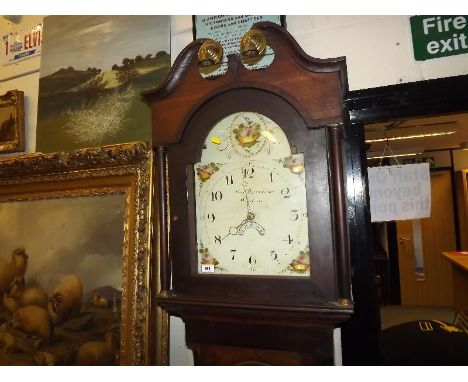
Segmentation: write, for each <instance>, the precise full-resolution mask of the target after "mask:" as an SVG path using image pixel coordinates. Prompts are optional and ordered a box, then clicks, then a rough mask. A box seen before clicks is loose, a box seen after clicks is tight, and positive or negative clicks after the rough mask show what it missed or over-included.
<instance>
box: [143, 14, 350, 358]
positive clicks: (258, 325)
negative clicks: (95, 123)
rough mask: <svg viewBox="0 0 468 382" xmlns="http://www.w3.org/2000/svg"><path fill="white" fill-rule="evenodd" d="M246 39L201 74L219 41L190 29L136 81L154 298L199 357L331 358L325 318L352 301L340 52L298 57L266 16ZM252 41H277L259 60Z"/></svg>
mask: <svg viewBox="0 0 468 382" xmlns="http://www.w3.org/2000/svg"><path fill="white" fill-rule="evenodd" d="M248 38H250V40H248V41H247V43H246V42H245V41H244V45H243V47H241V52H242V53H243V54H244V56H242V55H240V54H239V55H230V56H229V58H228V63H227V64H228V65H227V72H226V73H224V74H221V75H218V76H216V77H210V76H209V75H207V73H208V72H209V69H210V66H213V67H215V66H216V65H217V62H216V60H215V58H216V52H217V51H216V49H222V47H220V46H219V45H218V46H217V45H216V42H213V41H207V40H196V41H194V42H193V43H191V44H189V45H188V46H187V47H186V48H185V49H184V50H183V51H182V52H181V53H180V55H179V56H178V57H177V59H176V60H175V63H174V65H173V68H172V70H171V72H170V74H169V76H168V78H167V80H166V81H165V83H164V84H162V85H161V86H160V87H159V88H156V89H154V90H151V91H148V92H146V93H145V94H144V96H145V97H146V99H147V100H148V102H149V103H150V105H151V109H152V126H153V147H154V150H155V152H156V155H155V158H156V159H155V160H156V162H155V190H156V191H155V196H154V198H155V200H154V205H155V206H156V207H157V214H155V219H158V220H157V221H156V220H155V224H154V226H155V227H157V235H158V239H159V240H158V242H159V248H158V250H159V251H160V259H161V264H160V277H161V280H160V281H161V293H160V294H159V295H158V296H157V304H158V305H159V306H160V307H162V308H163V309H164V310H166V311H167V312H169V313H170V314H171V315H175V316H179V317H181V318H182V319H183V321H184V322H185V325H186V342H187V346H188V347H189V348H191V349H192V350H193V351H194V359H195V363H196V364H199V365H250V364H251V365H256V364H259V365H260V364H269V365H326V364H333V362H334V360H333V354H334V352H333V329H334V328H336V327H337V326H339V324H340V323H341V322H343V321H345V320H346V319H347V318H349V316H350V315H351V314H352V312H353V304H352V300H351V298H350V276H349V255H348V235H347V232H348V227H347V216H346V206H345V184H344V179H343V156H342V143H343V140H344V138H343V133H342V128H343V117H342V113H343V109H342V99H343V94H344V92H345V90H346V87H347V82H346V64H345V60H344V59H343V58H337V59H328V60H320V59H314V58H312V57H309V56H307V55H306V54H305V53H304V52H303V51H302V50H301V48H300V47H299V46H298V44H297V43H296V42H295V41H294V39H293V38H292V37H291V36H290V35H289V33H288V32H287V31H286V30H285V29H284V28H282V27H280V26H278V25H276V24H272V23H267V22H265V23H258V24H255V25H254V26H253V27H252V30H251V33H249V36H248ZM249 41H250V42H251V43H252V44H251V45H250V46H249V45H248V44H249ZM258 41H260V42H261V41H264V42H265V44H266V45H267V46H268V49H269V51H272V52H273V55H272V56H271V57H269V59H268V60H267V62H268V65H266V66H261V65H253V64H252V62H256V60H258V59H259V58H260V56H261V54H262V51H263V50H262V49H261V44H259V43H258ZM242 49H243V50H242ZM207 52H208V53H207ZM218 53H219V51H218ZM218 56H220V57H222V53H221V54H218ZM257 56H258V57H257Z"/></svg>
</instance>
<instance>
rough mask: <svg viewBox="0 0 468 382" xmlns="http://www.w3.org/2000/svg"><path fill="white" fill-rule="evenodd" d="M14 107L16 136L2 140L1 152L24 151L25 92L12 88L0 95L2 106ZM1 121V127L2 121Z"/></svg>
mask: <svg viewBox="0 0 468 382" xmlns="http://www.w3.org/2000/svg"><path fill="white" fill-rule="evenodd" d="M7 107H13V114H12V117H13V130H14V131H13V132H14V137H12V138H9V139H6V140H0V153H13V152H18V151H24V93H23V92H22V91H19V90H10V91H8V92H6V93H5V94H4V95H2V96H0V108H7ZM5 122H8V121H6V120H5V121H0V129H1V126H2V123H5Z"/></svg>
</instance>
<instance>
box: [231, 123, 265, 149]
mask: <svg viewBox="0 0 468 382" xmlns="http://www.w3.org/2000/svg"><path fill="white" fill-rule="evenodd" d="M233 132H234V134H235V136H236V139H237V141H238V142H239V144H240V145H241V146H242V147H252V146H253V145H255V144H256V143H257V140H258V138H260V135H261V127H260V124H259V123H253V122H252V123H250V124H247V125H244V124H243V123H241V124H240V125H239V126H238V127H237V128H236V129H234V130H233Z"/></svg>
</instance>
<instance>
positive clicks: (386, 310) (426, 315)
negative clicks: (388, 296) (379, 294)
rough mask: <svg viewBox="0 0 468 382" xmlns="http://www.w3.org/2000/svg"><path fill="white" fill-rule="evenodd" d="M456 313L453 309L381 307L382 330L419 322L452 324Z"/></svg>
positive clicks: (437, 307)
mask: <svg viewBox="0 0 468 382" xmlns="http://www.w3.org/2000/svg"><path fill="white" fill-rule="evenodd" d="M454 319H455V311H454V310H453V309H452V308H451V307H439V306H436V307H435V306H402V305H385V306H381V307H380V320H381V322H382V330H383V329H386V328H388V327H390V326H394V325H398V324H402V323H404V322H409V321H418V320H439V321H445V322H448V323H452V322H453V320H454Z"/></svg>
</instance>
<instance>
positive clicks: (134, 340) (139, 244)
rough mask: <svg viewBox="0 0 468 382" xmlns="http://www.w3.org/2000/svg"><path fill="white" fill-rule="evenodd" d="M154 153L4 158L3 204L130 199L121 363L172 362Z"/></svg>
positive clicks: (116, 150) (101, 151) (134, 148)
mask: <svg viewBox="0 0 468 382" xmlns="http://www.w3.org/2000/svg"><path fill="white" fill-rule="evenodd" d="M151 163H152V151H151V149H150V148H149V147H148V146H147V145H146V144H144V143H141V142H136V143H128V144H121V145H109V146H103V147H100V148H92V149H80V150H76V151H73V152H70V153H51V154H28V155H22V156H19V157H15V158H5V159H3V160H0V202H9V201H24V200H38V199H52V198H63V197H76V198H78V197H83V196H92V195H94V196H103V195H116V194H123V195H125V200H126V203H125V204H126V207H125V218H124V227H123V229H124V243H123V257H122V317H121V318H122V320H121V347H120V364H121V365H154V364H156V365H164V364H167V363H168V316H167V314H166V313H164V312H162V311H161V310H156V308H155V306H156V304H155V302H154V301H153V298H154V296H155V295H156V293H157V292H158V291H159V281H158V280H159V275H158V273H159V269H158V261H157V259H155V258H154V255H153V254H152V251H151V224H150V222H151V174H152V168H151Z"/></svg>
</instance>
